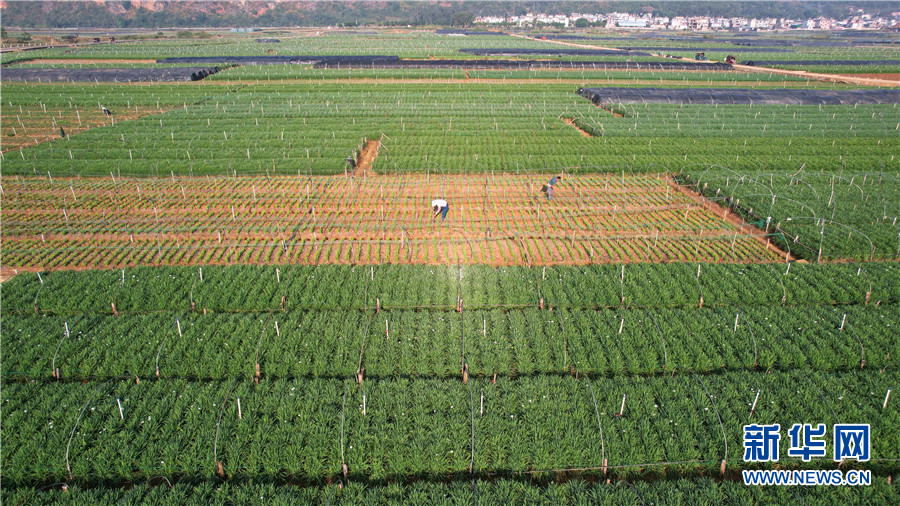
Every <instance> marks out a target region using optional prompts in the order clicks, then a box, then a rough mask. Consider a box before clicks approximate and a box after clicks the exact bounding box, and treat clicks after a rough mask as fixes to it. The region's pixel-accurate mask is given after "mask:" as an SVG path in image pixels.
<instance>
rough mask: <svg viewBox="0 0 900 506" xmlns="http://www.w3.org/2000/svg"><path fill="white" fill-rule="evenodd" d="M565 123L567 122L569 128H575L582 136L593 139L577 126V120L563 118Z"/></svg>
mask: <svg viewBox="0 0 900 506" xmlns="http://www.w3.org/2000/svg"><path fill="white" fill-rule="evenodd" d="M563 121H565V122H566V123H567V124H568V125H569V126H571V127H572V128H574V129H575V130H578V131H579V132H581V135H583V136H585V137H591V134H589V133H587V132H585V131H584V130H582V129H581V127H580V126H578V125H576V124H575V120H574V119H573V118H563Z"/></svg>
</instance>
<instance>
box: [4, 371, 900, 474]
mask: <svg viewBox="0 0 900 506" xmlns="http://www.w3.org/2000/svg"><path fill="white" fill-rule="evenodd" d="M896 381H897V375H896V373H882V372H879V371H878V370H876V369H867V370H865V371H856V372H845V373H841V374H839V375H835V374H829V373H811V372H808V371H806V372H791V371H785V372H771V373H769V374H766V373H762V372H729V373H723V374H716V375H707V376H697V375H680V376H678V377H677V378H671V377H668V376H663V377H653V378H622V377H616V378H608V379H594V380H587V379H585V378H575V377H574V376H563V377H531V378H520V379H516V380H507V379H501V380H498V381H497V382H496V383H493V382H491V381H490V380H488V379H485V380H480V379H470V383H469V384H468V385H465V384H463V383H462V382H461V381H459V380H458V379H449V380H415V379H414V380H407V379H384V380H367V381H364V382H363V384H362V385H357V384H356V383H353V382H352V381H351V380H349V379H347V380H340V379H303V380H291V381H286V380H276V381H268V380H264V381H261V382H259V384H256V383H254V382H253V381H251V380H250V379H249V378H248V377H246V376H245V379H243V380H235V381H230V380H226V381H215V382H189V381H183V380H166V381H142V382H141V383H140V384H135V383H134V381H133V380H129V379H126V378H123V379H121V380H112V381H109V382H106V383H100V384H97V383H88V384H77V383H65V384H57V383H40V384H10V385H7V386H6V387H5V388H4V389H3V392H2V394H0V395H2V397H0V398H2V403H3V407H4V424H3V439H4V466H3V471H2V472H3V476H2V477H3V479H4V485H5V487H6V486H13V487H15V486H22V485H32V484H39V483H52V482H55V481H60V480H65V479H66V478H67V476H68V475H69V474H70V473H71V476H72V477H74V479H75V480H74V481H75V482H76V483H77V482H86V483H103V482H104V481H107V480H128V481H140V480H145V479H148V478H150V477H153V476H159V475H162V476H185V477H188V478H191V477H193V478H199V477H212V476H213V475H214V473H216V472H217V468H218V470H219V472H224V473H225V474H226V475H227V476H229V477H235V478H249V479H266V478H269V479H271V478H274V477H279V478H281V479H283V478H285V477H294V478H296V479H301V480H322V479H326V478H330V477H337V476H339V475H340V473H341V469H342V463H345V464H346V465H347V466H348V472H349V477H350V479H351V480H352V479H354V478H363V479H371V480H385V479H392V480H394V479H402V478H404V477H437V476H446V475H450V474H454V473H467V472H469V471H470V467H471V471H474V472H475V473H476V475H477V474H490V475H494V474H496V475H500V476H505V475H507V474H508V473H516V472H529V473H534V472H537V473H547V474H545V476H552V474H551V473H550V472H551V471H553V470H566V469H585V468H587V469H590V470H591V471H589V473H590V474H594V475H600V476H602V471H601V468H602V466H603V465H604V463H606V464H608V465H609V466H611V467H610V468H609V471H611V472H612V474H613V476H616V477H619V478H626V479H632V478H637V477H640V476H646V475H652V476H663V475H666V474H667V473H672V472H676V473H677V472H681V473H685V474H688V475H697V474H700V475H703V474H707V473H718V472H719V470H720V464H721V461H722V460H726V466H727V468H729V469H731V470H732V471H734V470H737V469H741V468H744V469H746V468H757V467H767V466H766V465H759V464H749V465H748V464H746V463H744V462H743V461H742V460H743V459H742V457H743V454H744V449H743V447H742V444H741V441H742V433H743V432H742V430H743V429H742V426H743V424H745V423H748V422H750V421H753V422H756V423H780V424H781V425H782V427H784V426H790V424H793V423H813V422H816V423H818V422H822V423H827V424H828V426H829V429H830V427H831V424H832V423H839V422H841V423H868V424H870V425H871V434H872V436H871V460H870V461H868V462H866V463H855V462H848V465H849V466H851V467H861V468H865V469H871V470H873V472H874V473H875V474H876V475H879V474H881V475H883V474H888V473H896V472H898V470H900V468H898V465H897V458H898V454H897V448H898V447H897V441H898V438H900V432H898V430H900V429H898V428H900V415H898V413H900V411H898V410H897V407H896V403H894V404H889V405H888V407H887V408H886V409H882V400H883V399H884V395H885V392H886V391H887V389H888V388H891V387H896ZM758 392H759V398H758V399H757V404H756V406H755V409H753V413H754V414H753V415H752V418H751V415H750V412H751V407H753V406H752V403H753V402H754V400H755V398H756V395H757V393H758ZM623 395H625V397H626V403H625V407H624V409H622V408H621V403H622V399H623ZM238 399H239V400H240V401H239V402H240V409H239V408H238ZM119 406H121V409H119ZM620 412H621V414H622V415H623V416H617V415H618V414H619V413H620ZM601 432H602V437H601ZM787 443H788V441H787V438H786V437H782V441H781V446H782V451H781V459H780V461H779V464H778V466H779V467H784V466H787V467H789V468H793V467H795V466H800V467H804V468H813V469H815V468H820V467H821V466H822V462H817V461H816V460H815V459H814V460H813V461H812V462H810V463H807V464H803V463H802V462H801V461H800V460H799V459H796V458H789V457H787V456H786V449H787V447H788V444H787ZM827 448H828V449H829V450H831V443H830V441H829V443H828V445H827ZM218 464H221V467H219V465H218ZM825 465H827V466H833V465H834V463H833V462H831V461H830V459H829V460H828V461H827V462H826V464H825ZM70 481H71V480H70Z"/></svg>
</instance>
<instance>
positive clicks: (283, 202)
mask: <svg viewBox="0 0 900 506" xmlns="http://www.w3.org/2000/svg"><path fill="white" fill-rule="evenodd" d="M550 177H551V175H550V174H546V175H531V176H517V175H512V174H503V175H497V176H492V175H490V174H486V175H484V174H481V175H470V176H443V177H439V176H428V175H392V176H381V175H373V174H371V173H369V172H366V171H363V172H362V175H361V176H350V177H334V176H323V177H311V178H296V177H273V178H265V177H259V178H249V177H248V178H217V179H213V178H209V179H199V178H195V179H189V178H174V179H157V180H150V179H144V180H121V179H117V180H116V181H115V182H113V180H112V179H111V178H106V179H84V178H82V179H68V180H67V179H54V180H53V182H52V183H51V182H50V181H48V180H46V179H28V180H24V179H14V178H4V179H3V188H4V195H5V197H6V198H5V202H4V203H5V205H4V209H3V225H4V226H3V231H2V240H3V249H4V265H5V266H7V267H10V268H23V267H24V268H29V267H31V268H34V267H41V268H85V267H104V268H113V267H124V266H135V265H176V264H186V265H193V264H233V263H242V264H243V263H253V264H274V263H304V264H318V263H344V264H348V263H349V264H369V263H425V264H443V263H451V264H456V263H461V264H476V263H483V264H490V265H522V264H524V265H551V264H561V265H570V264H571V265H577V264H589V263H601V262H616V263H621V262H667V261H688V262H695V261H704V262H774V261H782V260H784V259H785V254H784V253H783V252H780V251H778V250H776V249H775V248H774V247H772V246H771V245H768V244H767V241H766V239H765V237H764V234H763V231H761V230H759V229H757V228H755V227H752V226H749V225H747V224H744V223H742V222H741V221H740V220H739V219H737V218H736V217H734V216H729V215H728V213H727V212H726V210H724V209H720V208H717V207H716V206H714V205H711V204H709V203H708V202H707V201H706V200H704V199H702V198H700V197H699V196H697V195H694V194H692V193H690V192H688V191H686V190H684V189H681V188H679V187H677V186H676V185H675V183H674V182H672V181H671V180H670V179H669V178H668V177H667V176H665V175H659V176H657V175H639V176H629V175H623V174H599V175H584V176H569V175H566V176H565V177H564V178H563V179H562V180H561V181H560V183H559V184H558V185H557V186H556V190H555V192H554V198H553V200H548V199H547V198H546V196H545V195H544V194H542V193H541V187H542V186H543V184H544V183H545V182H546V181H547V180H549V178H550ZM435 198H444V199H446V200H447V201H448V202H449V204H450V209H449V213H448V215H447V219H446V221H444V222H442V221H441V219H440V216H438V217H436V218H434V217H433V212H432V210H431V207H430V203H431V200H432V199H435Z"/></svg>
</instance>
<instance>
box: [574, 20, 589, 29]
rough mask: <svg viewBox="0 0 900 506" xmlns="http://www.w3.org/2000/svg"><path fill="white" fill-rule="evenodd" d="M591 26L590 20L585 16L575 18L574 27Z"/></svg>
mask: <svg viewBox="0 0 900 506" xmlns="http://www.w3.org/2000/svg"><path fill="white" fill-rule="evenodd" d="M589 26H591V22H590V21H588V20H587V18H578V19H576V20H575V28H587V27H589Z"/></svg>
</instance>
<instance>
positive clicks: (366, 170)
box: [353, 139, 381, 176]
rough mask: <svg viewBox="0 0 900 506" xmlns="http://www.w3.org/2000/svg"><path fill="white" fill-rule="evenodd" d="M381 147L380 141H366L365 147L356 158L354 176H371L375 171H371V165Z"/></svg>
mask: <svg viewBox="0 0 900 506" xmlns="http://www.w3.org/2000/svg"><path fill="white" fill-rule="evenodd" d="M380 147H381V139H378V140H370V141H366V145H365V146H364V147H363V148H362V150H361V151H360V152H359V156H357V157H356V170H354V171H353V175H354V176H372V175H375V171H373V170H372V163H374V162H375V157H376V156H378V148H380Z"/></svg>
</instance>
